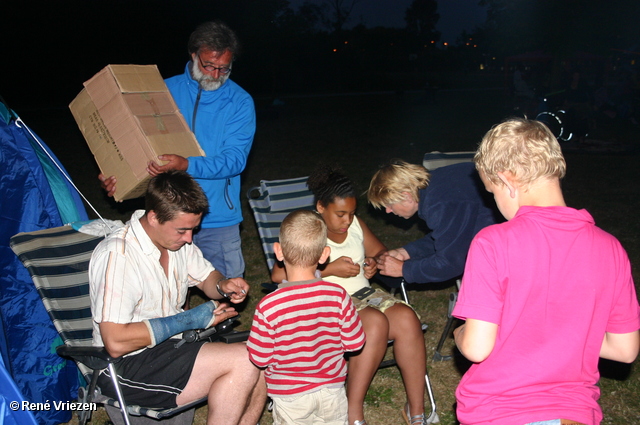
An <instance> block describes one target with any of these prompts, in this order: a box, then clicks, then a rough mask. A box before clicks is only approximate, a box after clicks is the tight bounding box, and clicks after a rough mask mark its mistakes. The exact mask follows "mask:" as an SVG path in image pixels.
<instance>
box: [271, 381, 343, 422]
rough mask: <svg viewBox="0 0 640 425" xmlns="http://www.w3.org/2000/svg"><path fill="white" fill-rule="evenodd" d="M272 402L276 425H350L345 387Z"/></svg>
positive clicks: (275, 398) (326, 389)
mask: <svg viewBox="0 0 640 425" xmlns="http://www.w3.org/2000/svg"><path fill="white" fill-rule="evenodd" d="M272 400H273V423H274V425H314V424H317V423H323V424H325V425H348V415H347V413H348V412H347V394H346V392H345V388H344V386H341V387H339V388H326V387H323V388H320V389H319V390H318V391H314V392H312V393H308V394H302V395H295V396H290V397H272Z"/></svg>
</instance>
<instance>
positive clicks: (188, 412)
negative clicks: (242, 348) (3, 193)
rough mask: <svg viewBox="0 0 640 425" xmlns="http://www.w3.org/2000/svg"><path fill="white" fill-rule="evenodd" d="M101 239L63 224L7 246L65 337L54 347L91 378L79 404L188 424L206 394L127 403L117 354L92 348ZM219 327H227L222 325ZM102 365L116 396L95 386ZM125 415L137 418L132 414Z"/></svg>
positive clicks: (140, 419) (82, 416)
mask: <svg viewBox="0 0 640 425" xmlns="http://www.w3.org/2000/svg"><path fill="white" fill-rule="evenodd" d="M102 239H103V236H93V235H89V234H85V233H80V232H78V231H76V230H74V229H73V227H72V226H70V225H67V226H62V227H57V228H52V229H46V230H40V231H35V232H30V233H19V234H17V235H15V236H13V237H12V238H11V242H10V244H11V249H12V250H13V252H14V253H15V254H16V255H17V256H18V257H19V259H20V261H21V262H22V264H24V266H25V267H26V268H27V270H28V271H29V274H30V275H31V277H32V279H33V282H34V284H35V285H36V288H37V290H38V293H39V294H40V296H41V298H42V302H43V303H44V306H45V308H46V309H47V312H48V313H49V316H50V317H51V320H52V321H53V323H54V326H55V327H56V329H57V331H58V333H59V334H60V337H61V338H62V340H63V341H64V345H61V346H59V347H57V350H56V351H57V353H58V355H60V356H62V357H71V358H73V359H74V360H75V361H76V363H77V364H78V368H79V369H80V371H81V372H82V374H83V376H84V377H85V379H86V380H87V382H89V385H88V387H86V388H84V387H81V388H80V389H79V391H78V401H79V402H80V403H97V404H102V405H104V407H105V409H106V410H107V412H108V413H109V416H110V418H111V420H112V421H113V422H114V423H116V424H117V423H125V424H127V425H129V424H131V423H134V424H143V423H144V424H152V423H153V424H156V423H158V422H157V420H158V419H165V418H169V419H165V420H163V421H162V422H161V423H162V424H163V425H166V424H191V423H192V422H193V417H194V410H195V409H194V408H195V406H196V405H198V404H200V403H202V402H204V401H206V398H203V399H202V400H198V401H196V402H194V403H191V404H189V405H186V406H181V407H176V408H170V409H151V408H145V407H142V406H134V405H127V404H126V402H125V400H124V399H123V397H122V392H121V391H120V386H119V384H118V381H117V379H115V376H116V368H117V363H118V361H119V360H120V358H112V357H111V356H109V355H108V353H107V352H106V350H105V349H104V348H103V347H93V346H92V337H93V326H92V323H93V321H92V317H91V302H90V297H89V276H88V268H89V260H90V259H91V253H92V252H93V250H94V248H95V247H96V245H98V243H99V242H100V241H101V240H102ZM221 325H222V324H221ZM221 325H218V328H217V329H216V331H217V333H218V334H220V333H223V332H224V331H227V330H229V327H230V326H229V322H225V323H224V326H221ZM223 327H224V328H225V329H222V328H223ZM208 331H209V332H208V333H211V332H213V330H208ZM204 332H207V331H204ZM204 332H203V333H202V334H201V335H202V336H204ZM191 336H192V337H193V338H194V339H195V340H197V339H199V338H200V335H193V333H191ZM105 368H108V369H109V371H110V374H111V376H112V377H113V381H112V382H113V383H114V385H115V390H116V393H117V394H118V399H117V400H114V399H112V398H109V397H106V396H104V395H102V394H100V389H99V388H98V387H96V382H97V379H98V375H99V373H100V371H101V370H102V369H105ZM118 411H120V413H121V415H119V414H118ZM90 415H91V411H90V410H82V411H79V412H78V423H79V424H80V425H84V424H85V423H86V422H87V421H88V420H90ZM129 415H132V416H135V418H130V417H129ZM121 421H123V422H121Z"/></svg>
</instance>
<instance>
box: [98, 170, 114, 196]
mask: <svg viewBox="0 0 640 425" xmlns="http://www.w3.org/2000/svg"><path fill="white" fill-rule="evenodd" d="M98 180H100V186H101V187H102V188H103V189H104V190H106V191H107V195H108V196H111V197H113V194H114V193H116V176H111V177H106V176H105V175H104V174H102V173H100V174H98Z"/></svg>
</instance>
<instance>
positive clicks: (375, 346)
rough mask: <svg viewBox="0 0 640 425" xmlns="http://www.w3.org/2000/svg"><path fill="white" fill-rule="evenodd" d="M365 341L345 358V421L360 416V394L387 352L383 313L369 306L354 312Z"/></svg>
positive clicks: (364, 392)
mask: <svg viewBox="0 0 640 425" xmlns="http://www.w3.org/2000/svg"><path fill="white" fill-rule="evenodd" d="M358 315H359V316H360V320H362V326H363V328H364V333H365V335H366V336H367V342H366V343H365V345H364V348H363V349H362V351H360V353H358V354H357V355H353V356H351V357H350V358H349V374H348V375H347V399H348V402H349V424H353V422H354V421H361V420H363V419H364V397H365V395H366V394H367V390H368V389H369V385H370V384H371V380H372V379H373V376H374V375H375V374H376V371H377V370H378V366H379V365H380V362H381V361H382V359H383V358H384V354H385V352H386V351H387V340H388V335H389V322H388V320H387V318H386V316H385V315H384V314H382V313H381V312H380V311H378V310H376V309H373V308H371V307H366V308H364V309H362V310H360V311H359V312H358Z"/></svg>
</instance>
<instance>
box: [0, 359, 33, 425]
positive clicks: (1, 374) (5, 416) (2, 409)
mask: <svg viewBox="0 0 640 425" xmlns="http://www.w3.org/2000/svg"><path fill="white" fill-rule="evenodd" d="M23 401H24V398H23V397H22V394H21V393H20V390H19V389H18V387H17V386H16V384H15V382H13V379H12V378H11V375H9V372H7V369H5V367H4V362H3V361H2V357H0V425H38V422H36V418H35V417H34V416H33V414H32V413H31V412H30V411H29V410H22V409H15V407H12V403H19V405H22V402H23ZM14 409H15V410H14Z"/></svg>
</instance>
